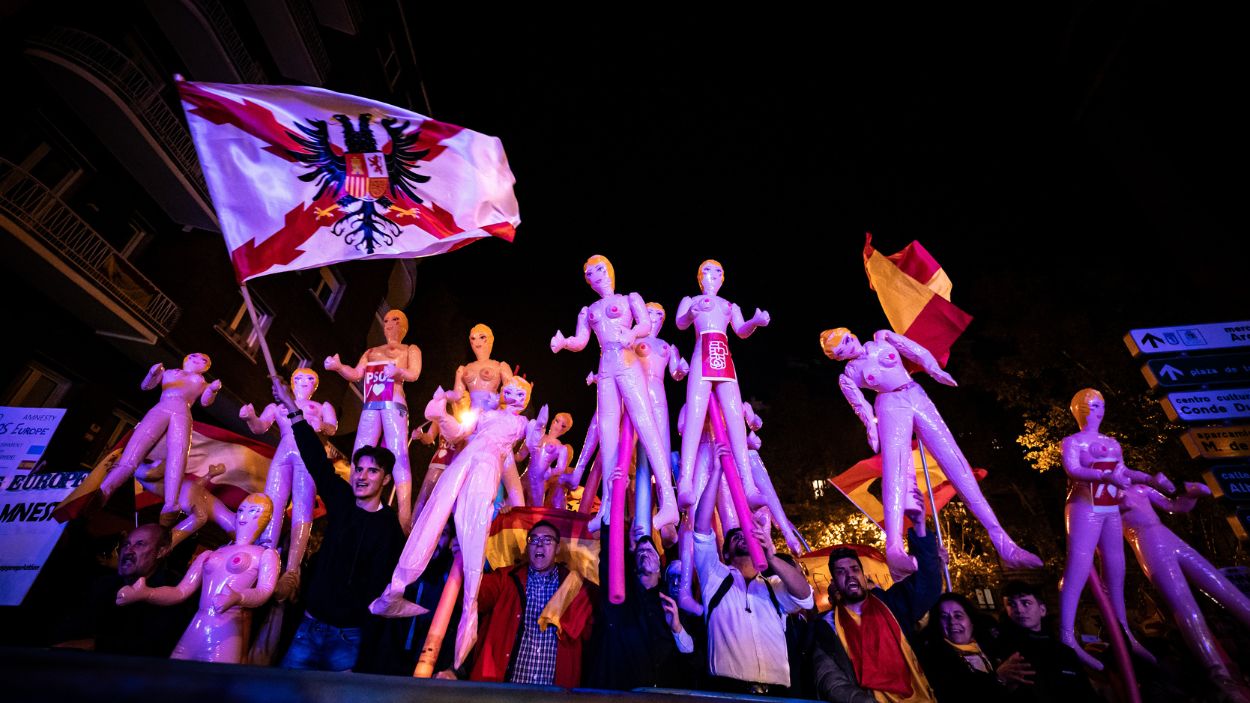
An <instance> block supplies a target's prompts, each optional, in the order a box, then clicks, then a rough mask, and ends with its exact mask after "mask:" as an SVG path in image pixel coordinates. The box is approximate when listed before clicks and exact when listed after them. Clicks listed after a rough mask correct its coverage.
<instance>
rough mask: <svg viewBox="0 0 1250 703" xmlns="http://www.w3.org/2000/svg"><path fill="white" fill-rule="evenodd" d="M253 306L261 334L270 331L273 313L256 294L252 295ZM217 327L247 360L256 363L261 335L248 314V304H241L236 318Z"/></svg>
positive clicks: (235, 314)
mask: <svg viewBox="0 0 1250 703" xmlns="http://www.w3.org/2000/svg"><path fill="white" fill-rule="evenodd" d="M252 304H253V305H255V306H256V316H257V318H258V319H259V321H260V327H261V332H265V331H268V330H269V325H270V323H272V322H273V313H272V312H270V311H269V308H267V307H266V306H265V305H264V304H263V303H262V302H261V301H260V299H259V298H257V297H256V295H255V294H252ZM216 327H217V331H218V332H220V333H221V334H222V336H224V337H225V338H226V339H228V340H230V343H231V344H233V345H234V346H235V347H237V348H238V350H239V351H241V352H243V353H244V354H245V355H247V358H249V359H251V360H252V361H256V352H257V351H258V350H259V349H260V335H259V334H257V332H256V326H255V325H254V324H253V323H252V316H251V315H249V314H248V312H247V304H246V303H242V302H240V303H239V307H238V309H236V310H235V313H234V317H232V318H230V319H229V320H222V321H221V322H218V323H217V325H216Z"/></svg>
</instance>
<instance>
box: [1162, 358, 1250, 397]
mask: <svg viewBox="0 0 1250 703" xmlns="http://www.w3.org/2000/svg"><path fill="white" fill-rule="evenodd" d="M1141 373H1142V375H1143V376H1145V377H1146V383H1149V384H1150V387H1151V388H1166V389H1172V388H1192V387H1193V386H1218V385H1221V384H1227V383H1246V382H1250V352H1243V353H1237V354H1199V355H1195V356H1161V357H1155V358H1153V359H1150V360H1148V361H1147V362H1146V363H1145V364H1144V365H1143V366H1142V367H1141Z"/></svg>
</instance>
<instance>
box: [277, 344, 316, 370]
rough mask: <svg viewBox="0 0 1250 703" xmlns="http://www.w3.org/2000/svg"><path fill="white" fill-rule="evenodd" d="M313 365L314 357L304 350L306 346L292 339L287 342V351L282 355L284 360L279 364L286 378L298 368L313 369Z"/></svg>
mask: <svg viewBox="0 0 1250 703" xmlns="http://www.w3.org/2000/svg"><path fill="white" fill-rule="evenodd" d="M312 367H313V366H312V357H311V356H310V355H309V354H308V352H306V351H304V347H303V346H302V345H301V344H300V343H299V342H296V341H295V340H291V341H289V342H287V343H286V353H285V354H283V355H282V361H281V362H279V364H278V368H279V369H280V370H281V371H282V375H283V376H284V377H285V378H288V379H289V378H290V377H291V374H293V373H295V370H296V369H300V368H309V369H311V368H312Z"/></svg>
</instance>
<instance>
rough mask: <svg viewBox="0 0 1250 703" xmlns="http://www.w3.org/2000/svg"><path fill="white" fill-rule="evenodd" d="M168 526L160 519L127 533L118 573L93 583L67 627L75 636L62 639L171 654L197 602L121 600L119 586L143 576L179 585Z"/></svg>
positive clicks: (73, 644) (74, 645) (77, 645)
mask: <svg viewBox="0 0 1250 703" xmlns="http://www.w3.org/2000/svg"><path fill="white" fill-rule="evenodd" d="M170 542H171V539H170V534H169V529H168V528H165V527H162V526H160V525H158V524H155V523H153V524H149V525H140V526H138V527H136V528H135V529H133V530H131V531H130V533H129V534H127V535H125V536H124V537H122V541H121V544H120V545H119V546H118V551H117V573H116V574H108V575H105V576H103V577H101V578H99V579H97V580H96V581H95V582H94V583H92V585H91V592H90V594H89V595H88V597H87V599H86V602H85V605H86V607H85V608H84V609H83V610H82V611H81V612H79V613H77V614H76V615H75V616H73V617H72V618H71V620H70V622H69V624H68V625H66V626H65V627H64V628H63V629H64V630H65V633H64V635H63V636H62V638H61V639H65V638H66V637H65V635H67V636H68V637H72V638H74V639H71V640H68V641H64V642H62V643H61V644H59V645H57V646H58V647H65V648H71V649H93V650H95V651H97V652H105V653H108V654H129V655H132V656H139V657H168V656H169V654H170V652H172V651H173V649H174V645H175V644H177V643H178V638H180V637H182V632H183V630H186V629H187V623H189V622H190V621H191V616H192V614H194V613H195V602H194V601H193V600H188V601H187V602H185V603H180V604H178V605H175V606H169V607H166V606H159V605H155V604H153V603H139V604H137V605H132V606H129V607H126V608H122V607H120V606H118V605H117V591H118V590H119V589H121V587H122V586H130V585H134V583H135V581H138V580H139V579H140V578H143V579H145V580H146V581H147V584H148V585H149V586H153V587H157V586H176V585H178V582H179V581H180V580H181V579H180V578H179V576H178V575H177V574H175V573H174V572H173V571H171V570H170V569H168V568H167V567H166V566H165V559H166V557H168V556H169V551H170Z"/></svg>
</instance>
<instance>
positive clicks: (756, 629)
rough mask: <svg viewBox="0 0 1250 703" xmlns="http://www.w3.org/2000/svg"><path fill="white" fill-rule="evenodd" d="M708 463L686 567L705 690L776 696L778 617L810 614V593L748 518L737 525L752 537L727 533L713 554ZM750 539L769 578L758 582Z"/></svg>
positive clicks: (715, 480) (781, 677)
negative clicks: (691, 569) (694, 598)
mask: <svg viewBox="0 0 1250 703" xmlns="http://www.w3.org/2000/svg"><path fill="white" fill-rule="evenodd" d="M720 453H723V452H720ZM712 464H713V466H712V470H711V471H710V472H709V473H710V475H709V476H708V482H707V486H706V487H705V488H704V490H703V495H701V496H700V497H699V504H698V507H697V508H696V510H695V518H694V563H695V568H696V570H697V571H698V574H699V588H700V590H701V591H702V595H703V612H704V617H705V618H706V620H707V633H708V634H707V638H708V670H709V673H710V674H711V685H710V688H712V689H715V690H721V691H726V692H730V693H752V694H756V695H768V694H773V695H784V693H785V689H786V688H788V687H789V686H790V662H789V658H788V657H787V652H786V614H788V613H794V612H798V611H800V610H804V609H807V608H811V607H812V602H813V601H812V588H811V586H810V585H809V584H808V583H807V580H806V579H805V578H804V577H803V573H802V572H801V571H799V570H798V569H796V568H795V567H793V566H791V565H790V564H787V563H786V562H784V561H782V560H780V559H778V558H777V556H776V548H775V547H774V546H773V541H772V539H771V536H770V535H769V534H768V532H767V531H766V530H764V529H762V528H760V527H758V526H756V525H754V524H753V522H752V521H751V519H750V517H749V516H748V517H747V519H746V520H745V523H746V524H748V525H750V526H751V528H752V534H751V535H750V536H748V535H747V534H746V533H745V532H744V531H743V530H742V529H741V528H734V529H731V530H729V531H728V532H726V533H725V541H724V546H723V548H722V554H721V555H717V553H716V536H715V535H714V534H712V511H713V510H714V509H715V508H716V496H717V492H718V490H719V488H720V477H721V469H720V460H719V457H717V459H716V460H714V461H713V462H712ZM752 538H754V539H756V540H758V541H759V543H760V546H761V547H763V549H764V554H765V555H766V557H767V560H768V567H769V571H771V572H772V574H773V575H771V576H767V577H765V576H764V575H763V574H761V573H760V572H758V571H756V570H755V565H754V564H753V563H752V562H751V555H750V552H749V551H748V550H747V540H748V539H752ZM722 557H723V559H724V561H723V562H722V560H721V558H722Z"/></svg>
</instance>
